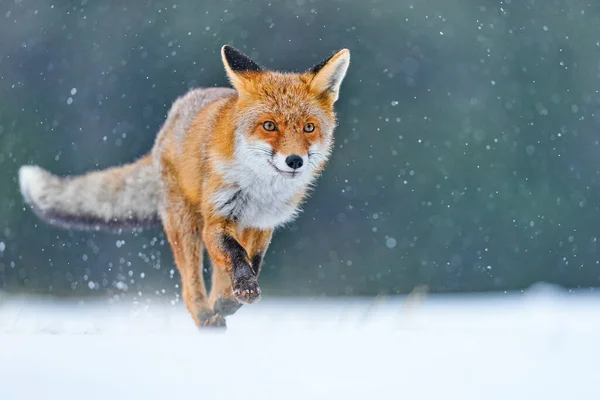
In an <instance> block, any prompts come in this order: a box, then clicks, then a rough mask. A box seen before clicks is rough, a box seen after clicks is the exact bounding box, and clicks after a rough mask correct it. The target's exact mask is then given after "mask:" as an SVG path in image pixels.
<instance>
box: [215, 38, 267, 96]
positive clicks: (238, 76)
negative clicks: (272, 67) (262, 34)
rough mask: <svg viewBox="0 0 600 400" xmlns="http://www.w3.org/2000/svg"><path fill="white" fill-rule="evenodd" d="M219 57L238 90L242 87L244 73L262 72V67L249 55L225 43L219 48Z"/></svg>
mask: <svg viewBox="0 0 600 400" xmlns="http://www.w3.org/2000/svg"><path fill="white" fill-rule="evenodd" d="M221 58H222V60H223V65H224V66H225V71H226V72H227V76H228V77H229V80H230V81H231V84H232V85H233V87H235V88H236V89H237V90H238V91H239V90H240V89H241V88H242V87H243V83H244V80H245V79H246V77H245V75H246V74H247V73H249V72H250V73H251V72H262V70H263V69H262V68H261V67H260V66H259V65H258V64H257V63H255V62H254V61H252V60H251V59H250V57H248V56H247V55H245V54H244V53H242V52H241V51H239V50H238V49H236V48H234V47H232V46H229V45H225V46H223V47H222V48H221Z"/></svg>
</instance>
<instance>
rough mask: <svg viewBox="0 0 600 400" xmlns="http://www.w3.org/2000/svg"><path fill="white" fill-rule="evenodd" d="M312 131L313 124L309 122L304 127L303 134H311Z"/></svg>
mask: <svg viewBox="0 0 600 400" xmlns="http://www.w3.org/2000/svg"><path fill="white" fill-rule="evenodd" d="M314 130H315V124H313V123H312V122H309V123H308V124H306V125H304V132H307V133H311V132H314Z"/></svg>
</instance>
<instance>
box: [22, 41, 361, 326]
mask: <svg viewBox="0 0 600 400" xmlns="http://www.w3.org/2000/svg"><path fill="white" fill-rule="evenodd" d="M221 58H222V61H223V64H224V67H225V71H226V74H227V76H228V79H229V81H230V83H231V85H232V86H233V88H198V89H193V90H191V91H190V92H188V93H187V94H186V95H184V96H182V97H180V98H178V99H176V101H175V102H174V103H173V105H172V107H171V109H170V111H169V113H168V115H167V118H166V121H165V123H164V125H163V126H162V127H161V129H160V132H159V133H158V135H157V138H156V140H155V143H154V146H153V148H152V150H151V151H150V152H149V154H148V155H146V156H145V157H143V158H141V159H139V160H137V161H135V162H133V163H130V164H127V165H124V166H121V167H114V168H109V169H106V170H102V171H92V172H89V173H87V174H83V175H80V176H70V177H57V176H54V175H52V174H51V173H49V172H47V171H45V170H43V169H42V168H40V167H37V166H22V167H21V168H20V170H19V183H20V189H21V193H22V195H23V198H24V200H25V202H26V203H27V204H29V205H30V206H31V208H32V210H33V211H34V212H35V214H36V215H37V216H38V217H40V218H41V219H43V220H45V221H46V222H48V223H50V224H54V225H58V226H61V227H66V228H70V229H87V230H90V229H91V230H109V231H115V230H116V231H119V230H122V229H128V228H132V227H138V226H144V225H152V224H162V226H163V228H164V230H165V233H166V236H167V239H168V241H169V244H170V246H171V249H172V251H173V256H174V259H175V263H176V265H177V268H178V270H179V273H180V275H181V280H182V297H183V300H184V302H185V305H186V307H187V310H188V311H189V313H190V314H191V316H192V318H193V319H194V321H195V323H196V325H198V326H199V327H206V326H221V327H225V325H226V321H225V317H226V316H228V315H232V314H233V313H235V312H236V311H237V310H238V309H239V308H240V307H241V305H242V304H249V303H254V302H256V301H258V300H259V299H260V296H261V290H260V288H259V285H258V276H259V274H260V268H261V263H262V260H263V257H264V255H265V252H266V250H267V248H268V246H269V244H270V242H271V237H272V234H273V230H274V229H275V228H277V227H279V226H281V225H283V224H285V223H288V222H290V221H292V220H293V219H294V218H295V217H296V216H297V214H298V211H299V206H300V204H301V203H302V202H303V201H304V199H305V198H306V196H307V191H308V190H309V189H310V187H311V186H312V185H313V183H314V182H315V180H316V178H317V176H318V175H320V173H321V172H322V170H323V168H324V166H325V163H326V162H327V161H328V159H329V157H330V155H331V151H332V146H333V142H334V138H333V133H334V128H335V125H336V114H335V111H334V103H335V102H336V101H337V100H338V96H339V90H340V86H341V84H342V81H343V79H344V77H345V76H346V71H347V69H348V66H349V63H350V52H349V51H348V50H347V49H343V50H341V51H339V52H337V53H335V54H334V55H332V56H331V57H329V58H327V59H326V60H324V61H323V62H321V63H319V64H317V65H315V66H314V67H312V68H311V69H309V70H307V71H305V72H303V73H283V72H277V71H272V70H267V69H265V68H263V67H262V66H259V65H258V64H257V63H256V62H254V61H253V60H251V59H250V58H249V57H248V56H246V55H245V54H243V53H242V52H240V51H239V50H237V49H235V48H234V47H231V46H228V45H226V46H223V47H222V48H221ZM204 249H206V251H207V253H208V255H209V257H210V261H211V264H212V279H211V283H212V285H211V290H210V294H209V295H207V292H206V287H205V284H204V280H203V277H202V255H203V251H204Z"/></svg>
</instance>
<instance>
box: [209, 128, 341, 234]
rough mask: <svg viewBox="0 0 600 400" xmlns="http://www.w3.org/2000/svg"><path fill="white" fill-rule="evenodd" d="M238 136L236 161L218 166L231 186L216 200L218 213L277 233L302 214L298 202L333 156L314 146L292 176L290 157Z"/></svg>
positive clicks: (239, 133)
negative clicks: (278, 229) (278, 227)
mask: <svg viewBox="0 0 600 400" xmlns="http://www.w3.org/2000/svg"><path fill="white" fill-rule="evenodd" d="M236 135H237V136H236V143H235V153H234V161H232V162H228V163H225V162H217V170H218V171H219V173H220V174H221V175H222V176H223V179H224V181H225V183H226V185H227V186H226V187H225V188H223V189H221V190H219V191H218V192H217V193H215V195H214V196H213V198H212V201H213V204H214V205H215V210H216V211H217V213H218V214H220V215H223V216H226V217H228V218H235V219H237V221H238V222H239V224H240V225H241V226H242V227H248V228H257V229H274V228H275V227H277V226H279V225H282V224H284V223H287V222H290V221H292V220H293V219H294V218H295V217H296V216H297V214H298V212H299V209H298V206H297V204H296V202H295V198H296V196H298V195H299V194H301V193H303V192H304V191H305V190H306V189H307V188H308V187H309V186H310V185H311V184H312V183H313V182H314V180H315V178H316V176H315V174H314V172H315V169H316V168H317V167H318V166H319V164H320V163H321V162H322V161H325V160H326V159H327V156H328V155H329V154H328V151H326V150H325V149H326V148H327V147H326V146H325V144H321V145H318V144H315V145H313V146H312V147H311V149H310V150H309V152H308V154H306V155H304V157H303V161H304V165H303V166H302V168H300V169H298V170H296V173H295V174H291V173H287V171H293V169H291V168H290V167H288V166H287V164H285V158H286V157H287V156H288V155H282V154H275V153H274V152H273V149H272V148H271V146H269V145H268V144H267V143H265V142H262V141H259V140H249V139H248V138H247V137H246V136H245V135H244V134H243V133H242V132H237V133H236ZM281 163H283V165H281ZM275 167H277V168H275ZM280 168H281V169H280ZM278 169H280V170H279V171H278ZM281 171H286V172H281Z"/></svg>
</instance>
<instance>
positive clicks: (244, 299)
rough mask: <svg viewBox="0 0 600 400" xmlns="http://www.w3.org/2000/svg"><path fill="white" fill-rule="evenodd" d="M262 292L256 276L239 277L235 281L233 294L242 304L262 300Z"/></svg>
mask: <svg viewBox="0 0 600 400" xmlns="http://www.w3.org/2000/svg"><path fill="white" fill-rule="evenodd" d="M260 293H261V291H260V288H259V287H258V280H257V279H256V277H255V276H251V277H243V278H238V279H235V280H234V281H233V295H234V296H235V298H236V300H237V301H239V302H240V303H242V304H251V303H256V302H257V301H259V300H260Z"/></svg>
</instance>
